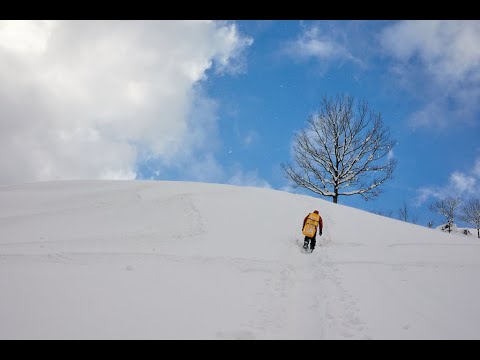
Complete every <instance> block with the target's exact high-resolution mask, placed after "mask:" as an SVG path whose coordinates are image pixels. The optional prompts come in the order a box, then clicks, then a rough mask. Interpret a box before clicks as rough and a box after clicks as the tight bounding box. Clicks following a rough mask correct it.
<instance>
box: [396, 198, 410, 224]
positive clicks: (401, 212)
mask: <svg viewBox="0 0 480 360" xmlns="http://www.w3.org/2000/svg"><path fill="white" fill-rule="evenodd" d="M408 217H409V216H408V207H407V203H406V202H405V201H404V202H403V206H402V207H401V208H399V209H398V218H399V219H400V220H402V221H405V222H407V221H408Z"/></svg>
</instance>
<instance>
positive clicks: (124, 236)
mask: <svg viewBox="0 0 480 360" xmlns="http://www.w3.org/2000/svg"><path fill="white" fill-rule="evenodd" d="M315 209H316V210H319V212H320V215H321V216H322V218H323V221H324V233H323V236H322V237H320V238H319V239H318V242H317V244H318V246H317V248H316V249H315V251H314V252H313V253H312V254H306V253H304V252H303V250H302V249H301V245H302V243H303V238H302V235H301V227H302V222H303V218H304V217H305V216H306V215H307V213H308V212H310V211H313V210H315ZM479 278H480V241H479V240H478V239H476V238H475V237H466V236H461V235H453V234H446V233H442V232H440V231H438V230H432V229H428V228H424V227H420V226H416V225H413V224H408V223H404V222H400V221H397V220H393V219H390V218H386V217H381V216H378V215H374V214H371V213H367V212H363V211H360V210H356V209H353V208H349V207H345V206H342V205H336V204H333V203H330V202H327V201H324V200H319V199H317V198H313V197H308V196H301V195H294V194H290V193H286V192H280V191H275V190H268V189H260V188H249V187H236V186H229V185H218V184H203V183H188V182H159V181H155V182H154V181H59V182H44V183H32V184H22V185H17V186H3V187H0V289H1V296H0V339H26V338H28V339H480V310H479V306H478V304H479V303H480V287H479V286H478V285H477V284H478V279H479Z"/></svg>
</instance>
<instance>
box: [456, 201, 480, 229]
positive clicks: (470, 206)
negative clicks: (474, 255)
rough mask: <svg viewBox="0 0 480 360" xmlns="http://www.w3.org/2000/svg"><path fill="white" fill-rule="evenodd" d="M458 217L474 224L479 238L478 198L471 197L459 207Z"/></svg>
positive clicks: (479, 202) (479, 212) (479, 211)
mask: <svg viewBox="0 0 480 360" xmlns="http://www.w3.org/2000/svg"><path fill="white" fill-rule="evenodd" d="M461 211H462V212H461V214H460V216H459V219H460V220H462V221H465V222H466V223H467V224H471V225H473V226H475V228H476V229H477V235H478V237H479V238H480V199H478V198H476V199H471V200H469V201H468V202H467V203H466V204H465V205H463V207H462V209H461Z"/></svg>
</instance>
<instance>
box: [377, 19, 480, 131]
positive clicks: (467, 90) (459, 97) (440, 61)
mask: <svg viewBox="0 0 480 360" xmlns="http://www.w3.org/2000/svg"><path fill="white" fill-rule="evenodd" d="M380 39H381V44H382V46H383V48H384V49H385V50H386V51H387V53H389V54H391V55H392V56H393V57H394V58H395V59H396V60H398V62H399V64H397V66H396V69H397V75H400V76H402V77H405V78H408V81H407V83H411V84H413V85H412V88H413V89H415V90H416V92H417V95H418V96H419V97H421V98H427V100H428V103H427V105H426V106H425V107H424V108H423V109H420V110H418V111H417V112H416V113H415V114H413V115H412V117H411V119H410V122H411V124H412V125H413V126H414V127H430V126H432V127H433V126H440V127H445V126H448V125H450V124H456V123H459V122H467V123H468V122H470V123H472V122H474V121H476V120H475V119H476V116H475V114H476V113H478V111H479V110H480V106H479V102H480V47H479V46H478V44H479V43H480V22H479V21H465V20H459V21H453V20H440V21H433V20H431V21H430V20H428V21H426V20H422V21H414V20H412V21H399V22H397V23H395V24H393V25H391V26H388V27H386V28H385V29H384V31H383V32H382V33H381V36H380ZM417 64H418V65H417ZM422 75H423V76H426V78H425V79H423V80H422V79H421V78H420V77H421V76H422ZM424 84H429V85H424Z"/></svg>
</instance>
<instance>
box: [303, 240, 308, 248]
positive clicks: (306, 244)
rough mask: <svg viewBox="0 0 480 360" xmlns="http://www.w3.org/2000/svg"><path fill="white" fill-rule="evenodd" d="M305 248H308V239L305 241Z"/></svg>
mask: <svg viewBox="0 0 480 360" xmlns="http://www.w3.org/2000/svg"><path fill="white" fill-rule="evenodd" d="M303 248H304V249H305V250H307V249H308V241H307V240H305V241H304V242H303Z"/></svg>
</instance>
